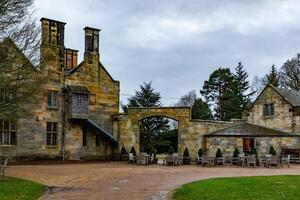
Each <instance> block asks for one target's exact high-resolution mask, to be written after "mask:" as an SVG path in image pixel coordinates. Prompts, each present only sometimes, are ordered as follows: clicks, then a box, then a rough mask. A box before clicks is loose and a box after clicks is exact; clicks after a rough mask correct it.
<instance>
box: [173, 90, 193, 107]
mask: <svg viewBox="0 0 300 200" xmlns="http://www.w3.org/2000/svg"><path fill="white" fill-rule="evenodd" d="M196 99H197V94H196V91H195V90H192V91H189V92H188V93H187V94H185V95H183V96H181V97H180V99H179V101H178V102H177V103H176V104H175V106H178V107H192V106H193V104H194V102H195V100H196Z"/></svg>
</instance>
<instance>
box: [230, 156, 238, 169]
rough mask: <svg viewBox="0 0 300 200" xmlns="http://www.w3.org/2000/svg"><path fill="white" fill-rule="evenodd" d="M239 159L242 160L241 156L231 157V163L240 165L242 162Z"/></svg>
mask: <svg viewBox="0 0 300 200" xmlns="http://www.w3.org/2000/svg"><path fill="white" fill-rule="evenodd" d="M239 160H240V159H239V157H231V164H230V166H232V165H236V166H237V167H238V166H239V163H240V161H239Z"/></svg>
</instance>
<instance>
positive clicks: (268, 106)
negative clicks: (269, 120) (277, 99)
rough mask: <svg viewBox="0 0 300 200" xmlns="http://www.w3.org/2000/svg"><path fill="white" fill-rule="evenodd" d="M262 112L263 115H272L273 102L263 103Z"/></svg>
mask: <svg viewBox="0 0 300 200" xmlns="http://www.w3.org/2000/svg"><path fill="white" fill-rule="evenodd" d="M263 114H264V116H272V115H274V104H273V103H270V104H265V105H264V110H263Z"/></svg>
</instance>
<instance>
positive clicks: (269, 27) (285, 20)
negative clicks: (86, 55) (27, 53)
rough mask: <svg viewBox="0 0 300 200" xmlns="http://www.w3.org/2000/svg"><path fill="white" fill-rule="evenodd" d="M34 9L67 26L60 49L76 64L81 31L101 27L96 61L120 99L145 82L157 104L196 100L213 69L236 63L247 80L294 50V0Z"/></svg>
mask: <svg viewBox="0 0 300 200" xmlns="http://www.w3.org/2000/svg"><path fill="white" fill-rule="evenodd" d="M35 9H36V17H37V18H38V19H39V18H41V17H47V18H51V19H55V20H60V21H63V22H66V23H67V24H66V27H65V28H66V30H65V45H66V47H68V48H74V49H78V50H79V53H80V59H82V54H83V51H84V32H83V28H84V27H85V26H92V27H95V28H100V29H102V31H101V33H100V57H101V58H100V59H101V62H102V63H103V64H104V66H105V67H106V68H107V70H108V71H109V72H110V73H111V75H112V76H113V77H114V79H116V80H119V81H120V82H121V94H134V91H135V90H138V88H139V84H141V83H142V82H143V81H146V82H148V81H151V80H152V82H153V86H154V88H155V89H156V90H157V91H159V92H161V95H162V97H163V99H162V101H163V103H164V104H165V105H170V104H173V103H175V102H176V101H177V100H176V99H165V98H179V97H180V96H182V95H184V94H185V93H187V92H188V91H190V90H196V91H197V94H198V95H199V90H200V89H201V88H202V84H203V81H204V80H207V79H208V77H209V75H210V74H211V73H212V72H213V71H214V70H215V69H216V68H218V67H229V68H231V69H234V67H235V66H236V65H237V63H238V62H239V61H241V62H242V63H243V65H244V66H245V68H246V70H247V71H248V73H249V74H250V80H251V81H252V79H253V77H254V76H255V75H259V76H262V75H264V74H265V73H266V72H267V71H268V70H269V68H270V66H271V65H272V64H275V65H276V66H277V67H280V66H281V65H282V63H283V62H285V61H286V60H287V59H288V58H291V57H293V56H294V55H295V54H296V53H297V52H299V51H300V45H299V44H300V3H299V1H296V0H295V1H287V0H285V1H283V0H278V1H276V0H269V1H268V0H265V1H263V0H257V1H255V0H251V1H241V0H236V1H234V0H230V1H225V0H207V1H204V0H165V1H163V0H151V1H141V0H107V1H104V0H102V1H97V0H36V2H35ZM80 61H81V60H80ZM121 99H122V101H123V102H124V103H125V102H126V99H127V96H123V95H122V96H121Z"/></svg>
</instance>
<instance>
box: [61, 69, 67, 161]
mask: <svg viewBox="0 0 300 200" xmlns="http://www.w3.org/2000/svg"><path fill="white" fill-rule="evenodd" d="M62 71H63V74H62V75H63V86H62V88H61V101H62V102H61V115H62V121H61V159H62V161H64V160H65V135H66V134H65V126H66V124H65V123H66V112H65V104H66V83H65V68H64V67H63V68H62Z"/></svg>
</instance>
